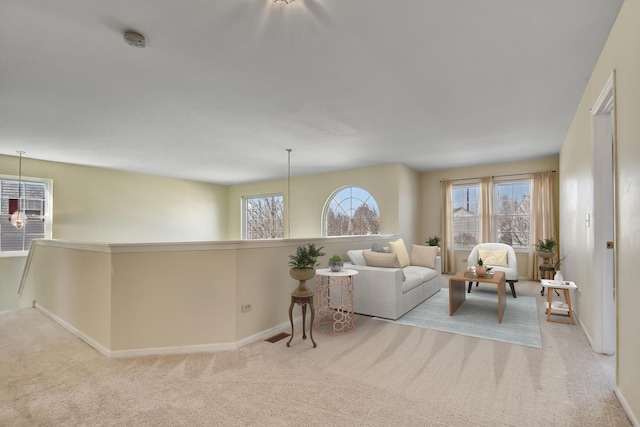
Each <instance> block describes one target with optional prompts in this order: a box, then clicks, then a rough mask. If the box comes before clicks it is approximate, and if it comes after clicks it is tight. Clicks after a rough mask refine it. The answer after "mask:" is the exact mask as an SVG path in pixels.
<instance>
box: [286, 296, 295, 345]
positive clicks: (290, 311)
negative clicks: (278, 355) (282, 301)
mask: <svg viewBox="0 0 640 427" xmlns="http://www.w3.org/2000/svg"><path fill="white" fill-rule="evenodd" d="M293 305H294V303H293V298H291V304H290V305H289V322H291V338H289V341H287V347H290V344H291V340H292V339H293Z"/></svg>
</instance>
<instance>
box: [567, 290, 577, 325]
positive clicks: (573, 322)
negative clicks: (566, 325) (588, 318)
mask: <svg viewBox="0 0 640 427" xmlns="http://www.w3.org/2000/svg"><path fill="white" fill-rule="evenodd" d="M564 300H565V301H566V303H567V307H568V308H569V319H570V320H571V324H572V325H575V324H576V322H575V320H574V319H573V310H572V309H571V292H569V289H565V290H564Z"/></svg>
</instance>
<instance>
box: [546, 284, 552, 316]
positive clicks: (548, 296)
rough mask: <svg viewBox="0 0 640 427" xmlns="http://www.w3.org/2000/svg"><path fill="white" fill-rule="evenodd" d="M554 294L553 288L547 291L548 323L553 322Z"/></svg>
mask: <svg viewBox="0 0 640 427" xmlns="http://www.w3.org/2000/svg"><path fill="white" fill-rule="evenodd" d="M552 295H553V292H551V288H549V289H547V322H550V321H551V301H552V298H551V296H552Z"/></svg>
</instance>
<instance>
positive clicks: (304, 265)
mask: <svg viewBox="0 0 640 427" xmlns="http://www.w3.org/2000/svg"><path fill="white" fill-rule="evenodd" d="M323 255H324V252H322V246H321V247H319V248H316V245H315V244H314V243H309V244H308V245H307V246H306V247H305V246H298V248H297V249H296V253H295V254H293V255H289V267H291V269H290V270H289V275H290V276H291V277H292V278H293V279H295V280H297V281H298V287H297V288H296V289H295V290H294V291H293V292H292V293H291V295H293V296H298V297H308V296H311V295H313V293H312V292H311V291H310V290H309V288H307V280H310V279H313V278H314V276H315V275H316V267H317V266H318V265H320V263H319V262H318V258H319V257H321V256H323Z"/></svg>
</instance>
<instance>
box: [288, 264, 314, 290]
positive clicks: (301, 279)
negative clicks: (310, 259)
mask: <svg viewBox="0 0 640 427" xmlns="http://www.w3.org/2000/svg"><path fill="white" fill-rule="evenodd" d="M289 275H290V276H291V277H292V278H293V279H295V280H297V281H298V287H297V288H296V289H295V290H294V291H293V292H291V295H293V296H296V297H308V296H311V295H313V292H311V290H310V289H309V288H308V287H307V280H311V279H313V278H314V277H315V275H316V269H315V268H304V269H298V268H292V269H290V270H289Z"/></svg>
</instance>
